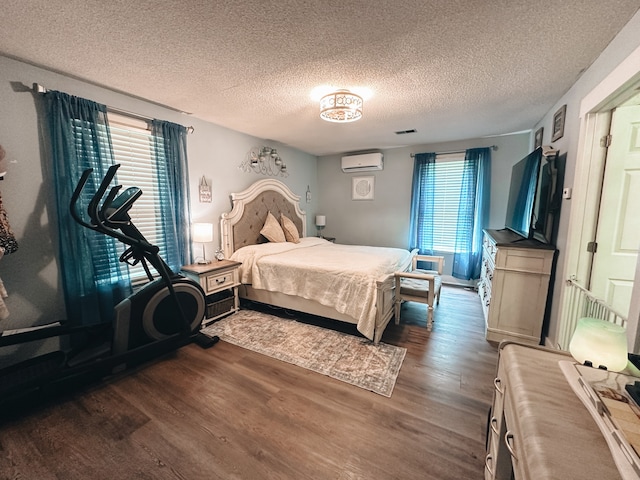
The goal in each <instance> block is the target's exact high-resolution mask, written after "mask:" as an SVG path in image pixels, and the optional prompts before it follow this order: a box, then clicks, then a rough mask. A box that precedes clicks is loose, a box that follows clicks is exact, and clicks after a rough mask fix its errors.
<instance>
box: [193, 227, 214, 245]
mask: <svg viewBox="0 0 640 480" xmlns="http://www.w3.org/2000/svg"><path fill="white" fill-rule="evenodd" d="M192 228H193V239H192V240H193V241H194V242H196V243H207V242H213V223H194V224H193V225H192Z"/></svg>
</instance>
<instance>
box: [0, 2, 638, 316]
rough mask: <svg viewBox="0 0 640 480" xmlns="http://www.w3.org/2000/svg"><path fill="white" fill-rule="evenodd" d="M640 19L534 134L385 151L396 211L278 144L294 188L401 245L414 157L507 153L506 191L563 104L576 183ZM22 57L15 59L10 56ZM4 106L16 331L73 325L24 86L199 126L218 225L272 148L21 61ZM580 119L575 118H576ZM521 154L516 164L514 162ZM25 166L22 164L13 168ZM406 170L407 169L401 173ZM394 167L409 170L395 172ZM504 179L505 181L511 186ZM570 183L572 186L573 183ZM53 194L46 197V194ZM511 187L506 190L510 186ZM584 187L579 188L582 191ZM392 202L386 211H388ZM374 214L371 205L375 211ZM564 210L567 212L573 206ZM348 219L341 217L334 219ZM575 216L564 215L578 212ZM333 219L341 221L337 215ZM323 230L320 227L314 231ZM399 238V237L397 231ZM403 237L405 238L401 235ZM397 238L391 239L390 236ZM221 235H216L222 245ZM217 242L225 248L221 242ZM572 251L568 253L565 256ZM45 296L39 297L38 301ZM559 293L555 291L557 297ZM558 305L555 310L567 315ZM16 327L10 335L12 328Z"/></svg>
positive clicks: (328, 167)
mask: <svg viewBox="0 0 640 480" xmlns="http://www.w3.org/2000/svg"><path fill="white" fill-rule="evenodd" d="M639 23H640V18H639V16H638V14H637V13H636V14H635V16H633V18H631V21H630V22H629V24H627V25H626V26H625V27H624V28H623V29H622V30H621V32H620V33H619V34H618V35H617V36H616V38H614V39H613V40H612V42H611V43H610V45H609V46H608V47H607V50H606V55H603V56H602V57H600V58H598V60H597V61H596V62H595V63H594V64H593V65H592V66H591V67H590V68H589V69H588V70H587V71H586V72H585V74H583V75H582V76H581V77H580V79H579V80H577V81H576V83H575V85H574V86H573V87H572V88H571V89H570V90H569V91H568V92H567V93H566V95H564V96H562V97H561V98H558V100H557V103H556V104H554V105H553V106H552V107H551V108H550V109H549V111H548V112H547V113H546V114H545V115H544V117H543V118H541V119H540V121H539V122H536V123H535V124H531V125H528V129H531V131H528V132H526V133H522V134H516V135H511V136H505V137H495V138H482V139H474V138H469V139H457V140H455V139H454V140H452V141H442V142H438V143H435V142H427V143H424V144H417V145H414V146H412V147H400V148H393V149H388V150H385V152H384V153H385V161H386V165H387V166H386V167H385V171H384V172H383V173H384V175H379V176H377V178H376V180H377V182H378V183H377V184H376V202H375V205H376V206H378V205H380V204H384V205H385V206H386V207H387V208H385V209H384V211H383V212H380V211H379V210H378V209H376V210H373V209H369V210H367V209H366V208H367V204H365V203H362V202H361V203H356V202H351V201H350V200H348V199H346V197H348V195H349V184H348V182H349V181H350V176H349V175H344V174H343V173H342V172H340V170H339V155H323V156H322V157H320V158H318V157H316V156H315V155H312V154H310V153H304V152H302V151H300V150H297V149H293V148H291V147H287V146H286V145H280V144H278V145H277V147H278V151H279V152H280V154H281V155H282V156H283V157H286V158H287V164H288V167H289V170H290V176H289V177H288V178H287V179H286V183H287V184H288V185H289V186H290V187H291V188H292V189H293V190H294V191H295V192H298V193H300V194H302V193H303V192H305V191H306V190H307V186H308V187H309V189H310V191H311V203H310V204H308V207H307V210H308V212H310V213H311V215H313V214H314V213H321V212H324V213H326V214H327V228H326V233H327V235H329V234H331V235H332V236H336V237H338V238H339V240H340V241H344V242H351V243H365V240H368V239H374V241H375V243H376V244H381V245H382V244H397V243H398V242H399V241H398V240H397V239H396V238H395V236H393V235H401V232H402V227H400V226H399V222H401V221H402V220H401V219H400V217H399V216H398V215H396V214H395V212H396V211H398V210H402V211H404V210H406V205H399V204H398V202H401V201H402V202H405V200H400V199H398V198H397V196H396V195H395V193H396V190H395V189H394V188H395V182H396V179H395V176H392V174H394V175H404V174H405V172H406V171H410V168H411V158H410V153H414V152H420V151H448V150H457V149H465V148H470V147H477V146H489V145H493V144H496V145H498V146H499V148H498V150H497V151H496V152H495V153H496V154H495V156H494V161H495V163H496V164H497V165H500V164H504V166H505V167H506V168H505V169H504V170H503V171H502V172H501V170H500V169H499V168H496V169H495V172H494V174H495V176H496V179H495V181H494V182H493V183H494V185H504V183H506V182H504V179H505V178H507V177H506V176H507V175H508V173H506V172H508V171H510V170H509V169H510V162H512V161H514V160H515V159H519V158H521V157H522V156H523V154H524V153H526V152H528V151H529V150H530V148H531V146H532V138H531V137H532V133H531V132H532V131H535V130H536V129H537V128H538V127H540V126H544V128H545V137H546V139H545V143H546V142H547V141H548V139H549V138H550V131H551V117H552V115H553V113H554V112H555V111H556V110H557V108H559V107H560V106H561V105H563V104H567V105H568V107H567V108H568V112H569V115H568V117H567V123H566V126H565V135H564V137H563V138H562V139H560V140H559V141H558V142H556V143H555V145H556V146H557V148H559V150H561V151H564V152H567V154H568V167H569V168H568V177H567V180H568V181H569V179H571V178H572V176H571V172H572V167H574V168H575V163H576V161H577V160H576V157H577V151H578V137H579V128H580V123H579V119H578V117H577V115H576V112H578V111H579V104H580V101H581V99H582V98H583V97H584V96H585V95H587V94H588V93H589V92H591V91H592V90H593V89H595V88H596V86H598V84H599V83H600V82H601V81H602V80H603V79H604V78H606V77H607V76H608V75H609V74H610V73H611V72H612V71H613V70H614V69H615V68H616V66H617V65H618V64H619V63H620V62H622V61H623V60H624V59H626V58H627V57H628V56H629V55H631V54H632V53H633V52H634V50H635V49H636V48H637V47H638V39H637V38H636V36H635V35H634V32H637V31H638V28H639ZM5 53H6V54H7V55H9V56H14V55H15V53H14V52H12V51H8V52H5ZM0 78H1V80H2V89H1V90H0V104H1V105H2V116H1V118H0V122H1V125H2V128H1V130H0V131H1V132H2V133H1V135H2V138H1V139H0V143H1V144H2V145H3V146H4V148H5V149H6V150H7V152H8V155H9V160H10V174H9V175H8V176H7V178H5V179H4V180H3V181H2V183H1V184H0V188H1V190H2V195H3V202H4V203H5V207H6V208H7V210H8V214H9V219H10V221H11V224H12V227H13V228H14V230H15V232H16V234H17V235H18V238H19V239H20V241H21V247H20V248H21V250H22V251H23V252H26V253H25V254H22V252H20V253H21V254H20V255H15V256H14V257H13V258H12V257H11V256H7V257H6V258H4V259H3V260H2V263H0V277H1V278H3V280H4V281H5V284H7V285H8V286H11V292H10V296H9V298H8V299H7V304H8V306H9V309H10V311H11V317H10V320H11V322H12V323H11V325H10V328H15V327H20V326H26V325H22V324H20V323H21V322H20V320H19V319H22V318H29V319H34V321H35V322H40V321H46V320H49V319H50V318H51V317H57V318H64V311H63V306H62V300H61V295H60V293H59V288H58V279H57V277H58V275H57V269H56V265H55V262H54V261H53V258H54V253H53V252H54V251H55V246H54V245H52V241H53V240H52V237H51V235H50V234H49V233H48V232H49V225H48V223H49V220H48V214H49V212H47V211H46V208H45V206H44V205H45V198H46V196H47V195H48V194H49V191H48V189H47V185H43V179H44V174H43V172H42V168H41V166H40V165H41V149H40V146H39V137H38V130H37V124H38V117H37V112H36V111H35V108H34V101H33V98H32V96H31V94H30V93H29V92H20V91H19V86H18V85H16V84H17V83H19V84H22V85H26V86H30V85H31V84H32V83H33V82H38V83H40V84H42V85H45V86H46V87H48V88H55V89H59V90H62V91H66V92H68V93H72V94H74V95H78V96H82V97H85V98H90V99H93V100H96V101H100V102H104V103H105V104H107V105H116V106H119V107H121V108H123V109H126V110H129V111H135V112H141V113H143V114H146V115H150V116H156V117H159V118H166V119H168V120H172V121H176V122H177V123H181V124H184V125H193V126H194V129H195V132H194V134H192V135H191V136H190V137H189V158H190V172H191V176H190V179H191V184H192V188H191V190H192V195H191V196H192V198H194V199H195V198H197V181H198V179H199V178H200V177H201V176H202V175H204V176H205V177H207V178H208V179H210V180H211V187H212V191H213V192H214V196H213V198H212V203H211V204H206V205H204V204H199V203H194V204H193V205H192V213H193V220H194V221H212V222H213V223H214V224H216V223H217V219H218V218H219V216H220V214H221V213H222V212H224V211H227V210H228V209H229V200H228V194H229V193H230V192H234V191H239V190H242V189H243V188H245V187H246V186H247V185H248V184H249V183H251V182H252V181H254V180H255V179H257V177H252V176H250V175H246V176H244V175H241V174H240V173H239V171H238V169H237V166H238V164H239V163H240V162H241V161H242V159H243V158H244V156H245V155H246V153H247V152H248V151H249V149H250V148H252V147H254V146H256V144H262V143H263V142H264V140H262V139H257V138H255V137H252V136H249V135H246V134H244V133H240V132H239V131H234V130H230V129H226V128H223V127H219V126H217V125H213V124H211V123H208V122H205V121H202V120H199V119H197V118H191V117H187V118H185V117H183V116H182V115H180V114H178V113H175V112H173V111H170V110H167V109H164V108H162V107H160V106H157V105H154V104H151V103H149V102H145V101H143V100H141V99H138V98H131V97H128V96H126V95H123V94H121V93H116V92H113V91H110V90H107V89H104V88H101V87H98V86H95V85H92V84H89V83H85V82H82V81H80V80H78V79H76V78H73V77H72V76H67V75H64V74H61V73H54V72H51V71H47V70H45V69H42V68H39V67H36V66H33V65H30V64H27V63H22V62H20V61H17V60H15V59H14V58H9V57H1V58H0ZM571 112H574V113H573V114H572V113H571ZM514 156H515V158H514ZM11 162H16V163H11ZM394 165H397V167H394ZM394 168H398V169H399V170H401V171H397V172H395V173H394ZM501 180H503V182H504V183H503V182H501ZM567 185H570V183H567ZM43 187H44V189H43ZM505 188H506V187H505ZM574 188H575V185H574ZM495 193H496V196H497V197H496V200H495V201H493V202H492V205H493V206H494V208H496V211H495V212H493V214H492V217H491V223H492V226H494V227H496V228H499V227H500V226H501V216H503V213H502V212H501V211H500V205H501V204H500V198H501V196H500V193H499V190H496V191H495ZM383 202H384V203H383ZM369 206H371V204H369ZM563 208H564V205H563ZM338 211H341V212H342V213H341V215H340V216H338V215H337V214H334V213H333V212H338ZM568 211H569V208H564V210H563V217H565V212H566V213H567V214H568ZM330 212H331V213H330ZM353 218H358V219H359V220H358V224H357V226H358V229H353V230H351V229H348V228H347V224H348V222H350V221H352V219H353ZM308 228H309V230H310V231H314V228H315V227H314V226H313V225H312V224H310V225H308ZM567 228H568V218H563V221H562V224H561V229H560V230H561V232H562V233H563V236H565V237H566V230H567ZM389 232H391V233H389ZM393 232H395V233H393ZM388 235H391V236H388ZM217 238H219V237H218V232H216V239H217ZM216 241H217V240H216ZM215 245H216V243H215V242H214V244H212V245H209V246H208V248H209V251H208V252H207V256H211V255H212V254H213V250H214V247H215ZM562 247H563V245H562V244H559V245H558V248H559V249H560V250H561V251H562V250H564V248H562ZM9 271H10V272H12V274H13V275H15V274H14V273H13V272H19V273H18V274H17V276H18V278H13V279H12V280H10V281H8V273H7V272H9ZM34 292H37V294H34ZM556 295H559V293H558V291H557V290H556V291H554V299H555V297H556ZM557 309H558V307H557V304H556V302H555V300H554V305H553V310H554V311H556V312H557ZM7 328H9V327H7Z"/></svg>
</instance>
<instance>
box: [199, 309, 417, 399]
mask: <svg viewBox="0 0 640 480" xmlns="http://www.w3.org/2000/svg"><path fill="white" fill-rule="evenodd" d="M202 331H203V332H204V333H206V334H208V335H218V336H219V337H220V339H221V340H224V341H225V342H229V343H233V344H234V345H237V346H239V347H243V348H246V349H248V350H252V351H254V352H258V353H261V354H263V355H268V356H270V357H273V358H277V359H278V360H283V361H285V362H288V363H292V364H294V365H298V366H300V367H303V368H306V369H309V370H313V371H314V372H318V373H322V374H323V375H328V376H329V377H332V378H335V379H337V380H342V381H343V382H346V383H350V384H351V385H355V386H357V387H360V388H364V389H366V390H370V391H372V392H375V393H378V394H380V395H384V396H385V397H390V396H391V393H392V392H393V387H394V386H395V383H396V378H397V377H398V372H399V371H400V367H401V366H402V361H403V360H404V356H405V354H406V353H407V350H406V348H401V347H396V346H394V345H387V344H384V343H379V344H378V345H374V344H373V343H372V342H371V341H369V340H367V339H366V338H362V337H356V336H353V335H348V334H345V333H340V332H336V331H334V330H329V329H326V328H322V327H317V326H315V325H308V324H306V323H301V322H297V321H296V320H293V319H287V318H281V317H277V316H274V315H269V314H268V313H263V312H257V311H253V310H240V311H239V312H237V313H234V314H233V315H230V316H228V317H226V318H223V319H222V320H219V321H217V322H215V323H214V324H212V325H209V326H208V327H206V328H204V329H203V330H202Z"/></svg>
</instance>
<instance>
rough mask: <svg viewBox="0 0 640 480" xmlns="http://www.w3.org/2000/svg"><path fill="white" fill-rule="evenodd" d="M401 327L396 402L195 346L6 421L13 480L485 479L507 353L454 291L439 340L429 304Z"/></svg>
mask: <svg viewBox="0 0 640 480" xmlns="http://www.w3.org/2000/svg"><path fill="white" fill-rule="evenodd" d="M401 316H402V323H401V325H399V326H396V325H394V324H393V321H392V322H391V324H390V325H389V327H388V328H387V330H386V332H385V335H384V337H383V341H384V342H386V343H391V344H394V345H399V346H404V347H406V348H407V356H406V358H405V361H404V363H403V366H402V369H401V370H400V374H399V376H398V380H397V383H396V386H395V389H394V392H393V395H392V396H391V398H386V397H383V396H381V395H377V394H374V393H371V392H368V391H365V390H362V389H360V388H357V387H354V386H351V385H347V384H344V383H342V382H340V381H337V380H334V379H331V378H329V377H325V376H322V375H320V374H317V373H314V372H311V371H308V370H304V369H302V368H300V367H296V366H294V365H289V364H287V363H284V362H280V361H278V360H274V359H271V358H269V357H265V356H263V355H260V354H257V353H253V352H250V351H248V350H244V349H242V348H239V347H236V346H233V345H231V344H228V343H224V342H219V343H218V344H217V345H216V346H214V347H213V348H211V349H208V350H203V349H201V348H199V347H198V346H196V345H189V346H186V347H183V348H182V349H180V350H179V351H177V352H175V353H172V354H170V355H168V356H165V357H163V358H161V359H159V360H157V361H155V362H153V364H150V365H145V366H144V367H141V368H139V369H137V370H136V371H135V372H129V373H127V374H125V375H121V376H120V377H119V378H113V379H110V380H109V381H106V382H102V383H100V384H98V385H94V386H92V387H89V388H85V389H83V390H82V391H75V392H73V393H70V394H69V395H66V396H65V398H62V399H58V400H56V401H55V402H51V403H50V404H47V405H43V406H42V407H40V408H37V409H32V410H30V411H29V412H27V413H24V414H22V415H21V416H20V417H19V418H14V419H10V420H6V421H4V422H3V423H2V424H1V425H0V479H24V480H26V479H38V480H47V479H69V480H74V479H91V480H100V479H109V480H113V479H208V480H212V479H296V480H303V479H339V480H347V479H368V480H371V479H439V480H443V479H456V480H460V479H482V478H483V468H484V455H485V453H484V450H485V427H486V419H487V412H488V409H489V406H490V403H491V399H492V388H493V377H494V375H495V368H496V362H497V349H496V347H495V346H494V345H491V344H489V343H487V342H486V341H485V339H484V320H483V317H482V311H481V306H480V300H479V299H478V296H477V294H475V293H474V292H472V291H469V290H464V289H461V288H456V287H447V286H445V287H443V290H442V298H441V302H440V305H439V306H438V307H437V308H436V312H435V317H434V318H435V322H434V327H433V331H432V332H431V333H429V332H427V331H426V329H425V325H426V307H425V306H424V305H421V304H415V303H414V304H405V305H403V310H402V315H401ZM342 328H345V326H344V325H342ZM347 328H350V327H347Z"/></svg>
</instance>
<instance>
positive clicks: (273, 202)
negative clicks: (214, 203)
mask: <svg viewBox="0 0 640 480" xmlns="http://www.w3.org/2000/svg"><path fill="white" fill-rule="evenodd" d="M231 203H232V209H231V211H230V212H228V213H223V214H222V218H221V219H220V232H221V241H222V250H223V251H224V255H225V257H226V258H229V257H230V256H231V254H232V253H233V252H235V251H236V250H238V249H239V248H241V247H244V246H246V245H255V244H257V243H262V242H265V241H266V239H265V238H264V237H263V236H262V235H261V234H260V230H262V226H263V225H264V222H265V220H266V219H267V214H268V213H269V212H271V213H272V214H273V215H274V216H275V217H276V218H277V219H278V221H280V214H281V213H282V214H284V215H286V216H287V217H289V218H290V219H291V220H292V221H293V223H294V224H295V225H296V227H297V228H298V233H299V235H300V236H301V237H305V236H306V235H307V220H306V214H305V212H303V211H302V210H301V209H300V197H299V196H298V195H296V194H294V193H293V192H292V191H291V190H290V189H289V187H287V186H286V185H285V184H284V183H282V182H280V181H279V180H275V179H264V180H259V181H257V182H255V183H254V184H253V185H251V186H250V187H249V188H247V189H246V190H244V191H242V192H239V193H232V194H231Z"/></svg>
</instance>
